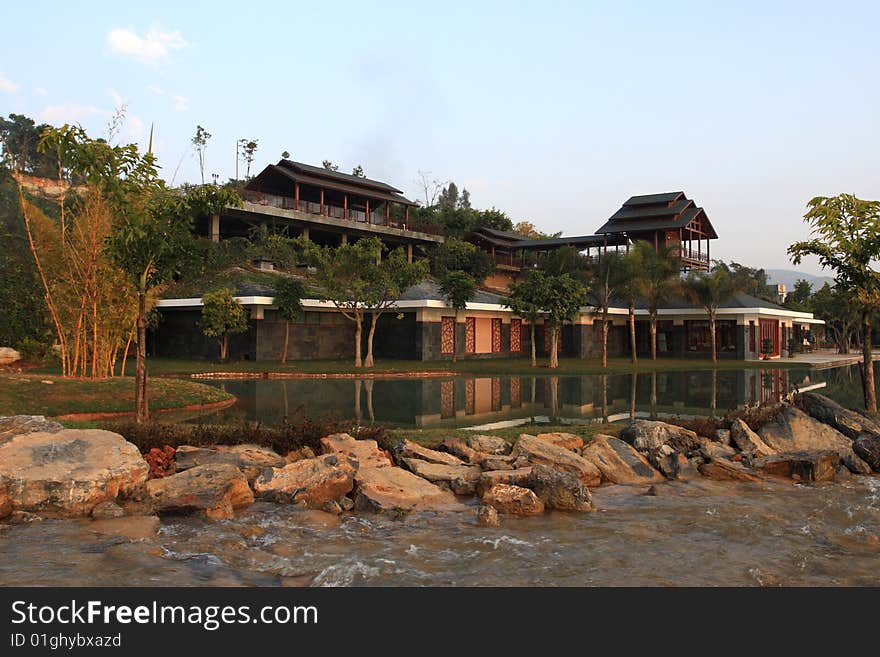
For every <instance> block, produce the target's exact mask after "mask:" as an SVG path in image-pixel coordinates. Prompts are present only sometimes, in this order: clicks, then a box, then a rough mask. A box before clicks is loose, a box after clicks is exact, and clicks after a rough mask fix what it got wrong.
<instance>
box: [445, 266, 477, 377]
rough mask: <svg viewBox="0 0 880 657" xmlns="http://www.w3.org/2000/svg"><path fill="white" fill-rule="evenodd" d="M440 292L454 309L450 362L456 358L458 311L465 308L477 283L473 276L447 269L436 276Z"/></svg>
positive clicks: (474, 291)
mask: <svg viewBox="0 0 880 657" xmlns="http://www.w3.org/2000/svg"><path fill="white" fill-rule="evenodd" d="M436 280H437V287H438V288H439V289H440V294H442V295H443V298H444V299H446V303H447V304H448V305H449V307H450V308H452V309H453V310H454V311H455V332H454V333H453V343H454V344H453V349H452V362H453V363H454V362H456V361H457V360H458V340H457V339H456V336H457V333H458V313H459V311H461V310H465V309H466V308H467V304H468V301H470V300H471V299H473V298H474V295H476V293H477V283H476V281H475V280H474V277H473V276H470V275H468V274H467V273H466V272H463V271H456V270H449V271H447V272H444V273H443V274H442V275H440V276H439V277H437V278H436Z"/></svg>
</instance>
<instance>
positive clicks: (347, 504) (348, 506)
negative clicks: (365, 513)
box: [336, 495, 354, 511]
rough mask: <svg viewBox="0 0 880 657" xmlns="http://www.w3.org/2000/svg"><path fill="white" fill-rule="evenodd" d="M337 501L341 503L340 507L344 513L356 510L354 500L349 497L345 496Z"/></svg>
mask: <svg viewBox="0 0 880 657" xmlns="http://www.w3.org/2000/svg"><path fill="white" fill-rule="evenodd" d="M336 501H337V502H338V503H339V506H340V507H341V508H342V510H343V511H351V510H352V509H353V508H354V500H353V499H351V498H350V497H348V496H347V495H343V496H342V497H340V498H339V499H338V500H336Z"/></svg>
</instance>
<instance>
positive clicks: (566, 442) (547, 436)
mask: <svg viewBox="0 0 880 657" xmlns="http://www.w3.org/2000/svg"><path fill="white" fill-rule="evenodd" d="M537 438H538V440H546V441H548V442H550V443H553V444H554V445H556V446H557V447H561V448H562V449H568V450H571V451H575V450H578V449H580V448H581V447H583V446H584V439H583V438H581V437H580V436H576V435H574V434H573V433H561V432H557V433H539V434H538V435H537Z"/></svg>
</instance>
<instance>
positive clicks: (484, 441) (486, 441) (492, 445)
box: [467, 435, 511, 454]
mask: <svg viewBox="0 0 880 657" xmlns="http://www.w3.org/2000/svg"><path fill="white" fill-rule="evenodd" d="M467 445H468V447H470V448H471V449H473V450H476V451H478V452H483V453H484V454H510V450H511V445H510V443H509V442H507V441H506V440H504V438H499V437H498V436H483V435H477V436H468V439H467Z"/></svg>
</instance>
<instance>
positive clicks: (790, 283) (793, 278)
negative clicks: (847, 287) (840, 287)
mask: <svg viewBox="0 0 880 657" xmlns="http://www.w3.org/2000/svg"><path fill="white" fill-rule="evenodd" d="M764 271H766V272H767V282H768V283H770V284H771V285H776V284H778V283H782V284H783V285H785V288H786V289H787V290H791V289H793V288H794V284H795V283H796V282H797V281H798V280H800V279H804V280H805V281H808V282H809V283H810V284H811V285H812V286H813V289H814V290H818V289H819V288H820V287H822V286H823V285H825V283H830V284H831V285H834V279H833V278H831V277H830V276H816V275H815V274H807V273H806V272H802V271H796V270H794V269H765V270H764Z"/></svg>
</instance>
